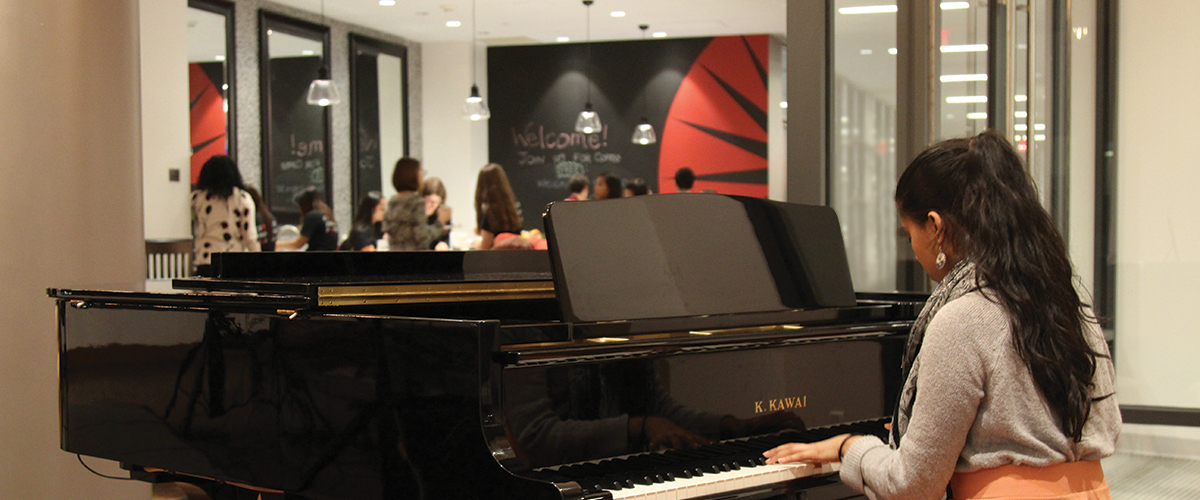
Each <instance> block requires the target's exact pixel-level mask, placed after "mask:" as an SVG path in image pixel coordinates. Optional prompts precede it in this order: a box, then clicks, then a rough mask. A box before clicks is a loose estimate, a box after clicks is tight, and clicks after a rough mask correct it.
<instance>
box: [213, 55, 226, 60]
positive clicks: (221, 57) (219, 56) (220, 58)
mask: <svg viewBox="0 0 1200 500" xmlns="http://www.w3.org/2000/svg"><path fill="white" fill-rule="evenodd" d="M213 57H214V58H216V60H218V61H224V60H225V56H223V55H221V54H217V55H215V56H213Z"/></svg>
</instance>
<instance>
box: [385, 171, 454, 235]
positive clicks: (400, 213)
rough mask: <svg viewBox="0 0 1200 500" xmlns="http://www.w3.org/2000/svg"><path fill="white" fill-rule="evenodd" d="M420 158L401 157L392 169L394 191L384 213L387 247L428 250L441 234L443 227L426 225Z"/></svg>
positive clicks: (427, 220)
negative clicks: (421, 191) (421, 190)
mask: <svg viewBox="0 0 1200 500" xmlns="http://www.w3.org/2000/svg"><path fill="white" fill-rule="evenodd" d="M421 177H422V172H421V162H420V161H418V160H416V159H414V158H401V159H399V160H397V161H396V168H395V170H393V171H392V187H394V188H396V194H395V195H394V196H392V197H391V199H389V200H388V203H387V212H386V213H384V215H383V232H384V234H385V235H386V236H387V241H388V250H400V251H412V250H428V249H429V248H430V247H431V246H432V245H434V244H435V242H436V241H437V239H438V238H439V237H441V235H442V229H441V228H438V227H433V226H430V225H429V218H428V216H426V215H425V198H424V197H422V196H421V193H420V189H421Z"/></svg>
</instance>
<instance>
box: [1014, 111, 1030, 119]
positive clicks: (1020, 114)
mask: <svg viewBox="0 0 1200 500" xmlns="http://www.w3.org/2000/svg"><path fill="white" fill-rule="evenodd" d="M1013 116H1015V117H1017V118H1029V113H1027V112H1025V111H1017V112H1016V113H1013Z"/></svg>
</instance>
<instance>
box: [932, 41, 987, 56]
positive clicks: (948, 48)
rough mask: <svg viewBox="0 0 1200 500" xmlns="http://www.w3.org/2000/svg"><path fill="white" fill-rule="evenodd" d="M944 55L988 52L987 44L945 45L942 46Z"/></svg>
mask: <svg viewBox="0 0 1200 500" xmlns="http://www.w3.org/2000/svg"><path fill="white" fill-rule="evenodd" d="M941 51H942V53H943V54H945V53H947V52H987V44H986V43H976V44H971V45H943V46H941Z"/></svg>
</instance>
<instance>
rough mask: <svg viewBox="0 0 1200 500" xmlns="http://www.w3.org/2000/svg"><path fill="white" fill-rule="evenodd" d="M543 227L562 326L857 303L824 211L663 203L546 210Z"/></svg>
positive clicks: (631, 201) (678, 197)
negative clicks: (568, 323)
mask: <svg viewBox="0 0 1200 500" xmlns="http://www.w3.org/2000/svg"><path fill="white" fill-rule="evenodd" d="M544 220H545V226H546V233H547V236H548V238H547V239H548V240H549V244H550V257H551V259H550V260H551V263H552V266H553V269H554V288H555V291H556V293H557V296H558V299H559V302H560V303H561V305H562V309H563V317H564V319H566V320H567V321H573V322H590V323H602V322H608V321H629V320H636V319H650V318H672V317H676V318H677V317H685V316H708V315H730V314H733V315H736V314H747V313H771V312H779V311H795V310H805V309H816V308H835V307H852V306H855V305H856V298H855V294H854V286H853V283H852V282H851V278H850V266H849V264H848V263H847V260H846V249H845V244H844V243H843V241H842V234H841V228H840V224H839V223H838V217H837V214H836V213H835V212H834V211H833V209H832V208H829V207H824V206H810V205H798V204H791V203H781V202H775V201H770V200H762V199H757V198H746V197H740V196H725V195H715V194H670V195H655V196H638V197H633V198H623V199H615V200H604V201H593V202H582V203H580V202H557V203H552V204H551V205H550V206H548V207H547V209H546V212H545V214H544Z"/></svg>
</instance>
